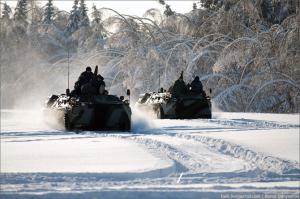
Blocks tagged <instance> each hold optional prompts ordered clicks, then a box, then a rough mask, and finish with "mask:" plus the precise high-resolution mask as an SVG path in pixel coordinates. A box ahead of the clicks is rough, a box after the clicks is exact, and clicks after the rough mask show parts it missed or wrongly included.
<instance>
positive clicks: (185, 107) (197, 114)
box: [137, 72, 211, 119]
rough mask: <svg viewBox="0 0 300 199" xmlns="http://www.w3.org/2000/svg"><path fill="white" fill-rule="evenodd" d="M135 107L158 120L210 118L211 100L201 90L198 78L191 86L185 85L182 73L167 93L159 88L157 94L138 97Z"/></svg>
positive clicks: (151, 93)
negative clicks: (148, 112) (151, 113)
mask: <svg viewBox="0 0 300 199" xmlns="http://www.w3.org/2000/svg"><path fill="white" fill-rule="evenodd" d="M210 92H211V91H210ZM137 107H138V108H140V109H142V110H146V111H152V112H154V113H155V116H156V117H157V118H159V119H165V118H174V119H175V118H177V119H195V118H206V119H210V118H211V100H210V97H209V96H207V95H206V93H205V91H204V90H203V86H202V83H201V81H200V80H199V77H198V76H196V77H195V79H194V80H193V81H192V82H191V84H188V85H186V84H185V83H184V81H183V72H181V75H180V77H179V79H178V80H176V81H175V83H174V85H173V86H172V87H171V88H170V89H169V92H166V91H165V90H163V89H162V88H161V89H160V91H159V92H158V93H156V92H150V93H145V94H142V95H140V98H139V100H138V102H137Z"/></svg>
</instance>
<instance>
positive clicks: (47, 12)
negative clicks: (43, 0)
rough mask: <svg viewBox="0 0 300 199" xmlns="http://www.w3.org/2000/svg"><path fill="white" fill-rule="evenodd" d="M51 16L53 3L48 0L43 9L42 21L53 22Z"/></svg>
mask: <svg viewBox="0 0 300 199" xmlns="http://www.w3.org/2000/svg"><path fill="white" fill-rule="evenodd" d="M53 16H54V7H53V3H52V0H48V2H47V4H46V8H45V11H44V19H43V23H44V24H51V23H52V22H53Z"/></svg>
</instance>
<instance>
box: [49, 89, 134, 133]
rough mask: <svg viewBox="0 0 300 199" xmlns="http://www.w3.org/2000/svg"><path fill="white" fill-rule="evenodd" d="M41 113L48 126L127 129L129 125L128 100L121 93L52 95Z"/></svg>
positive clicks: (71, 128)
mask: <svg viewBox="0 0 300 199" xmlns="http://www.w3.org/2000/svg"><path fill="white" fill-rule="evenodd" d="M128 94H130V91H129V90H128ZM44 116H45V119H46V122H47V123H48V124H49V125H50V126H52V127H54V128H59V129H61V128H65V129H66V130H77V129H78V130H116V131H130V128H131V109H130V106H129V101H128V100H124V97H122V96H121V97H120V98H118V97H117V96H114V95H78V96H70V95H69V94H61V95H52V96H51V97H49V99H48V100H47V101H46V103H45V108H44Z"/></svg>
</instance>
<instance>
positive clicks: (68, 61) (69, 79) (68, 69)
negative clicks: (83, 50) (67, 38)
mask: <svg viewBox="0 0 300 199" xmlns="http://www.w3.org/2000/svg"><path fill="white" fill-rule="evenodd" d="M69 87H70V52H69V46H68V89H70V88H69Z"/></svg>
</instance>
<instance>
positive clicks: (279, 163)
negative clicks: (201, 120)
mask: <svg viewBox="0 0 300 199" xmlns="http://www.w3.org/2000/svg"><path fill="white" fill-rule="evenodd" d="M176 136H177V137H181V138H185V139H189V140H194V141H197V142H200V143H203V144H205V145H207V146H208V147H209V148H210V149H211V150H213V151H216V152H219V153H221V154H226V155H229V156H232V157H235V158H239V159H243V160H245V161H247V162H249V163H250V164H251V165H252V167H253V168H255V167H257V168H258V169H261V170H262V171H266V172H270V173H274V174H278V175H284V176H286V177H288V176H290V177H291V178H296V179H298V180H299V178H300V174H299V173H300V168H299V164H298V163H297V162H292V161H287V160H282V159H280V158H276V157H271V156H266V155H264V154H261V153H258V152H255V151H252V150H249V149H246V148H244V147H242V146H239V145H236V144H232V143H229V142H226V141H224V140H221V139H215V138H209V137H205V136H201V135H186V134H177V135H176Z"/></svg>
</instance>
